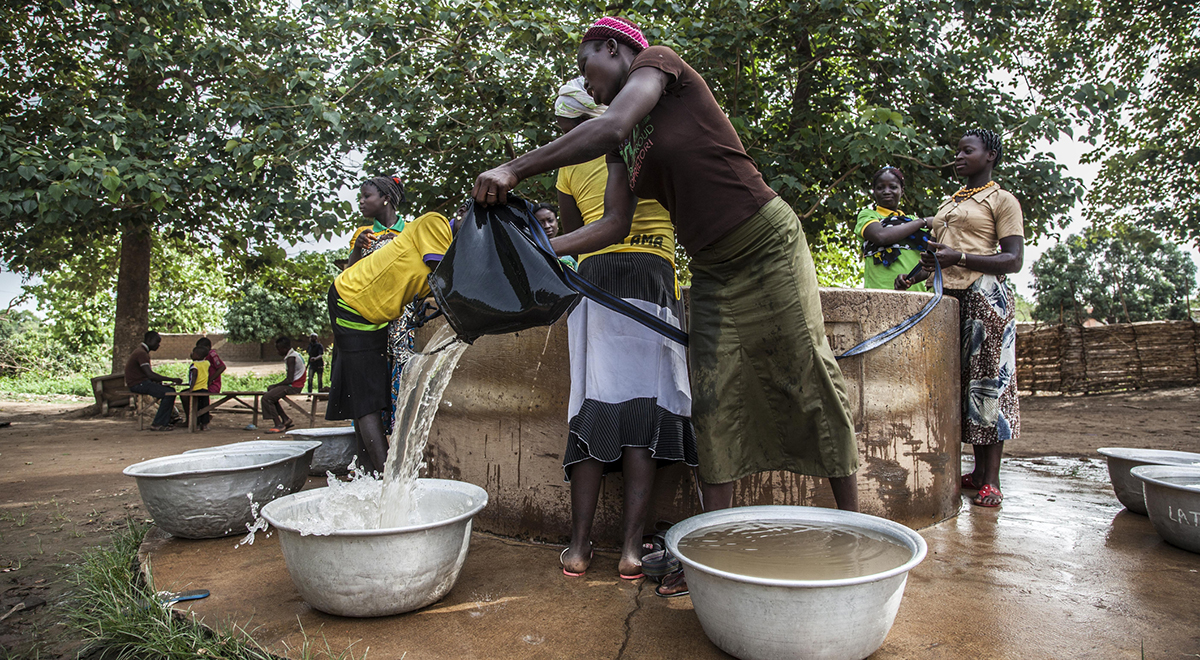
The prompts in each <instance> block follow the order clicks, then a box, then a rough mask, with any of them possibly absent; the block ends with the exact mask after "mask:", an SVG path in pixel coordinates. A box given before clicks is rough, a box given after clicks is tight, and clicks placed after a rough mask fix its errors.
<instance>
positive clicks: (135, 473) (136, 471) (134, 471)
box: [121, 447, 315, 479]
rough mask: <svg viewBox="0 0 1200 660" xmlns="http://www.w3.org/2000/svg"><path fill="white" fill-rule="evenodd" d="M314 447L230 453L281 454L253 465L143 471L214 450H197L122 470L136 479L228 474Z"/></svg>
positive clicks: (273, 462)
mask: <svg viewBox="0 0 1200 660" xmlns="http://www.w3.org/2000/svg"><path fill="white" fill-rule="evenodd" d="M314 449H315V448H314ZM314 449H305V450H303V451H300V450H299V448H294V449H292V450H288V449H287V448H285V447H280V448H279V449H276V450H269V451H265V450H257V451H236V450H235V451H231V452H229V453H231V454H238V455H243V456H244V455H254V454H266V455H268V456H279V458H276V459H273V460H270V461H267V462H265V463H254V464H252V465H239V466H233V467H225V468H221V467H217V468H205V469H203V470H180V471H178V472H159V473H154V474H144V473H142V472H141V470H144V469H146V468H149V467H154V466H155V465H158V464H161V463H169V462H171V461H175V460H179V459H181V458H191V459H197V458H198V457H201V456H205V455H206V454H212V453H214V452H196V453H192V454H173V455H171V456H160V457H159V458H152V459H150V460H148V461H142V462H140V463H134V464H133V465H130V466H129V467H127V468H125V469H124V470H121V474H124V475H125V476H127V477H133V478H135V479H173V478H175V477H182V476H192V477H201V476H205V475H210V474H227V473H230V472H244V471H247V470H261V469H263V468H268V467H272V466H275V465H279V464H280V463H286V462H287V461H291V460H295V459H296V458H297V457H300V456H303V455H304V454H307V453H308V452H310V451H313V450H314Z"/></svg>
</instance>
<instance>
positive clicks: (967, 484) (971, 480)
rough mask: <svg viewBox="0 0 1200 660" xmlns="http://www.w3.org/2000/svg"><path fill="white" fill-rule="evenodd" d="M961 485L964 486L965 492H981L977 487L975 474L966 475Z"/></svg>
mask: <svg viewBox="0 0 1200 660" xmlns="http://www.w3.org/2000/svg"><path fill="white" fill-rule="evenodd" d="M960 485H961V486H962V489H963V490H979V486H976V485H975V473H974V472H968V473H966V474H964V475H963V476H962V483H961V484H960Z"/></svg>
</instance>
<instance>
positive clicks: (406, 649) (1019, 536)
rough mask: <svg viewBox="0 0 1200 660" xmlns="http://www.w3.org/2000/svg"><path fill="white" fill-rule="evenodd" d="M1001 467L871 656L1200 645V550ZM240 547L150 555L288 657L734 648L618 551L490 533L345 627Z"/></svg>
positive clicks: (262, 543)
mask: <svg viewBox="0 0 1200 660" xmlns="http://www.w3.org/2000/svg"><path fill="white" fill-rule="evenodd" d="M967 469H969V468H967ZM1002 477H1003V479H1004V486H1005V493H1006V495H1007V497H1008V499H1007V500H1006V501H1005V503H1004V507H1003V508H1001V509H981V508H978V507H973V506H971V505H970V504H969V503H968V502H967V500H966V499H965V498H964V499H963V510H962V513H961V514H960V515H959V516H958V517H956V518H954V519H951V520H947V521H945V522H943V523H941V524H938V525H935V526H933V527H929V528H927V529H924V530H922V531H921V534H922V536H924V537H925V539H926V540H927V541H928V542H929V556H928V558H927V559H926V560H925V562H924V563H923V564H921V565H920V566H919V567H917V569H915V570H914V571H913V572H912V573H911V578H910V580H909V582H908V588H907V591H906V592H905V597H904V602H903V604H902V605H901V607H900V612H899V615H898V616H897V619H896V624H895V626H894V627H893V628H892V631H891V633H890V634H889V635H888V638H887V640H886V641H885V642H884V645H883V647H882V648H881V649H880V650H879V651H878V652H876V653H875V654H874V655H873V656H871V657H872V658H873V659H875V660H882V659H892V658H933V659H938V658H947V659H950V658H953V659H955V660H959V659H961V658H988V659H989V660H990V659H993V658H1021V659H1028V658H1140V657H1143V656H1142V652H1143V644H1144V657H1145V658H1188V657H1196V656H1197V654H1200V607H1197V603H1198V602H1200V572H1198V571H1200V555H1197V554H1192V553H1189V552H1186V551H1183V550H1179V549H1177V548H1174V547H1172V546H1170V545H1167V544H1166V543H1164V542H1163V541H1161V540H1160V539H1159V537H1158V536H1157V535H1156V534H1155V533H1154V530H1153V528H1152V527H1151V525H1150V521H1149V520H1148V519H1147V518H1145V517H1142V516H1139V515H1136V514H1132V513H1129V512H1127V511H1124V510H1123V509H1122V508H1121V506H1120V505H1119V504H1118V503H1117V501H1116V498H1115V497H1114V496H1113V494H1112V491H1111V489H1110V488H1109V486H1108V476H1107V472H1106V470H1105V465H1104V463H1103V462H1101V461H1100V460H1094V459H1078V458H1073V459H1056V458H1035V459H1010V460H1008V461H1006V463H1005V468H1004V472H1003V474H1002ZM314 481H317V480H314ZM236 541H237V539H236V538H227V539H217V540H211V541H187V540H180V539H172V538H169V537H166V536H165V535H153V536H151V537H148V538H147V541H146V543H145V544H144V545H143V553H142V556H143V560H144V561H148V562H149V564H150V566H151V568H152V572H153V583H154V586H155V588H156V589H162V590H166V589H169V590H180V589H193V588H204V589H209V590H210V591H211V592H212V596H210V597H209V598H207V599H205V600H200V601H192V602H191V603H190V604H189V606H188V607H180V608H178V609H179V610H180V611H184V612H189V611H190V612H191V613H192V615H194V617H195V618H196V619H197V620H198V621H200V622H202V623H204V624H205V625H208V626H217V627H223V628H228V627H232V626H238V627H240V628H243V629H245V630H247V631H249V633H248V634H250V635H252V636H253V637H254V638H255V639H256V640H258V641H259V642H260V643H262V644H264V645H265V646H267V647H268V648H269V649H270V650H272V652H275V653H278V654H279V655H283V656H288V657H298V656H299V653H298V649H299V648H300V647H301V646H302V645H303V643H304V640H305V639H308V640H310V641H314V640H315V641H317V642H318V643H319V645H320V646H321V647H322V648H323V647H324V644H325V643H328V644H329V646H330V647H331V648H333V649H335V650H341V649H343V648H345V647H347V646H351V645H352V649H353V651H354V653H355V657H362V654H363V653H364V652H366V653H367V657H369V658H389V659H391V658H404V659H405V660H423V659H426V658H431V659H438V658H695V659H696V660H705V659H709V658H728V657H729V656H727V655H725V654H724V653H722V652H721V651H720V650H718V649H717V648H716V647H714V646H713V645H712V644H711V643H709V641H708V639H707V638H706V637H705V636H704V633H703V630H702V629H701V627H700V624H699V622H698V621H697V619H696V617H695V614H694V613H693V611H692V607H691V602H690V600H689V599H688V598H686V597H685V598H675V599H671V600H665V599H662V598H658V597H656V596H654V594H653V593H652V589H653V586H654V585H653V584H652V583H649V582H647V581H644V580H641V581H638V582H635V583H629V582H624V581H622V580H620V579H618V578H617V575H616V571H617V569H616V555H615V554H610V553H605V552H597V553H596V557H595V559H594V560H593V562H592V568H591V569H590V570H589V571H588V573H587V575H586V576H584V577H582V578H576V579H568V578H565V577H563V576H562V574H561V572H560V571H559V568H558V559H557V556H558V552H559V549H558V548H555V547H550V546H542V545H534V544H528V543H521V542H515V541H510V540H507V539H503V538H499V537H495V536H489V535H482V534H476V535H475V536H474V537H473V539H472V543H471V550H470V555H469V556H468V557H467V561H466V564H465V566H464V568H463V571H462V574H461V576H460V578H459V580H458V583H457V585H456V586H455V587H454V590H453V591H451V592H450V594H449V595H448V596H447V597H446V598H445V599H443V600H442V601H441V602H439V603H437V604H435V605H432V606H430V607H428V608H426V609H424V610H420V611H418V612H412V613H409V614H405V615H400V616H395V617H387V618H381V619H347V618H340V617H334V616H329V615H326V614H322V613H320V612H316V611H314V610H313V609H311V608H310V607H308V606H307V605H306V604H305V603H304V602H303V601H302V600H301V599H300V597H299V595H298V594H297V593H296V591H295V589H294V588H293V586H292V583H291V580H290V578H289V577H288V573H287V569H286V567H285V565H284V563H283V558H282V555H281V554H280V552H279V546H278V543H277V541H276V539H275V538H274V537H271V538H262V537H261V536H260V537H259V539H258V541H257V542H256V543H255V544H254V545H253V546H242V547H240V548H237V549H235V548H234V544H235V543H236ZM322 638H323V640H322Z"/></svg>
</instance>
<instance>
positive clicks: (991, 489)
mask: <svg viewBox="0 0 1200 660" xmlns="http://www.w3.org/2000/svg"><path fill="white" fill-rule="evenodd" d="M988 497H995V498H996V503H995V504H985V503H984V501H983V500H984V498H988ZM1003 502H1004V493H1001V492H1000V489H999V488H996V487H995V486H993V485H991V484H984V485H983V486H981V487H980V488H979V494H978V495H976V496H975V499H973V500H971V504H974V505H975V506H982V507H987V508H989V509H994V508H996V507H998V506H1000V504H1001V503H1003Z"/></svg>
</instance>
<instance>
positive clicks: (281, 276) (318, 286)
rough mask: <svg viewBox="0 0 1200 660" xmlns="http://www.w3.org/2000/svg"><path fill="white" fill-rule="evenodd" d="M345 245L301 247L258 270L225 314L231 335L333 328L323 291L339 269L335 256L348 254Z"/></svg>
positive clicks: (264, 336) (240, 338)
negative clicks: (315, 249)
mask: <svg viewBox="0 0 1200 660" xmlns="http://www.w3.org/2000/svg"><path fill="white" fill-rule="evenodd" d="M349 254H350V250H349V249H347V248H341V249H337V250H328V251H325V252H301V253H300V254H298V255H296V256H295V257H292V258H290V259H288V260H286V261H284V262H282V263H281V264H279V265H277V266H274V267H271V268H266V269H263V270H261V271H259V272H258V274H257V276H256V278H255V279H254V280H253V281H250V282H248V283H247V284H245V285H243V286H242V289H241V293H240V295H238V296H237V297H236V298H235V299H234V300H233V302H231V303H230V305H229V311H228V312H226V314H225V330H226V332H227V333H228V337H229V339H230V340H231V341H235V342H247V341H258V342H265V341H271V340H273V339H275V338H276V337H279V336H288V337H293V338H298V337H307V336H308V335H309V334H314V333H315V334H321V335H323V334H325V333H327V332H329V313H328V311H326V308H325V296H326V294H327V292H328V291H329V285H330V284H331V283H332V282H333V280H334V278H335V277H337V274H338V273H339V272H341V269H340V268H338V266H337V265H336V262H337V261H338V260H339V259H345V258H346V257H347V256H349Z"/></svg>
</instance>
